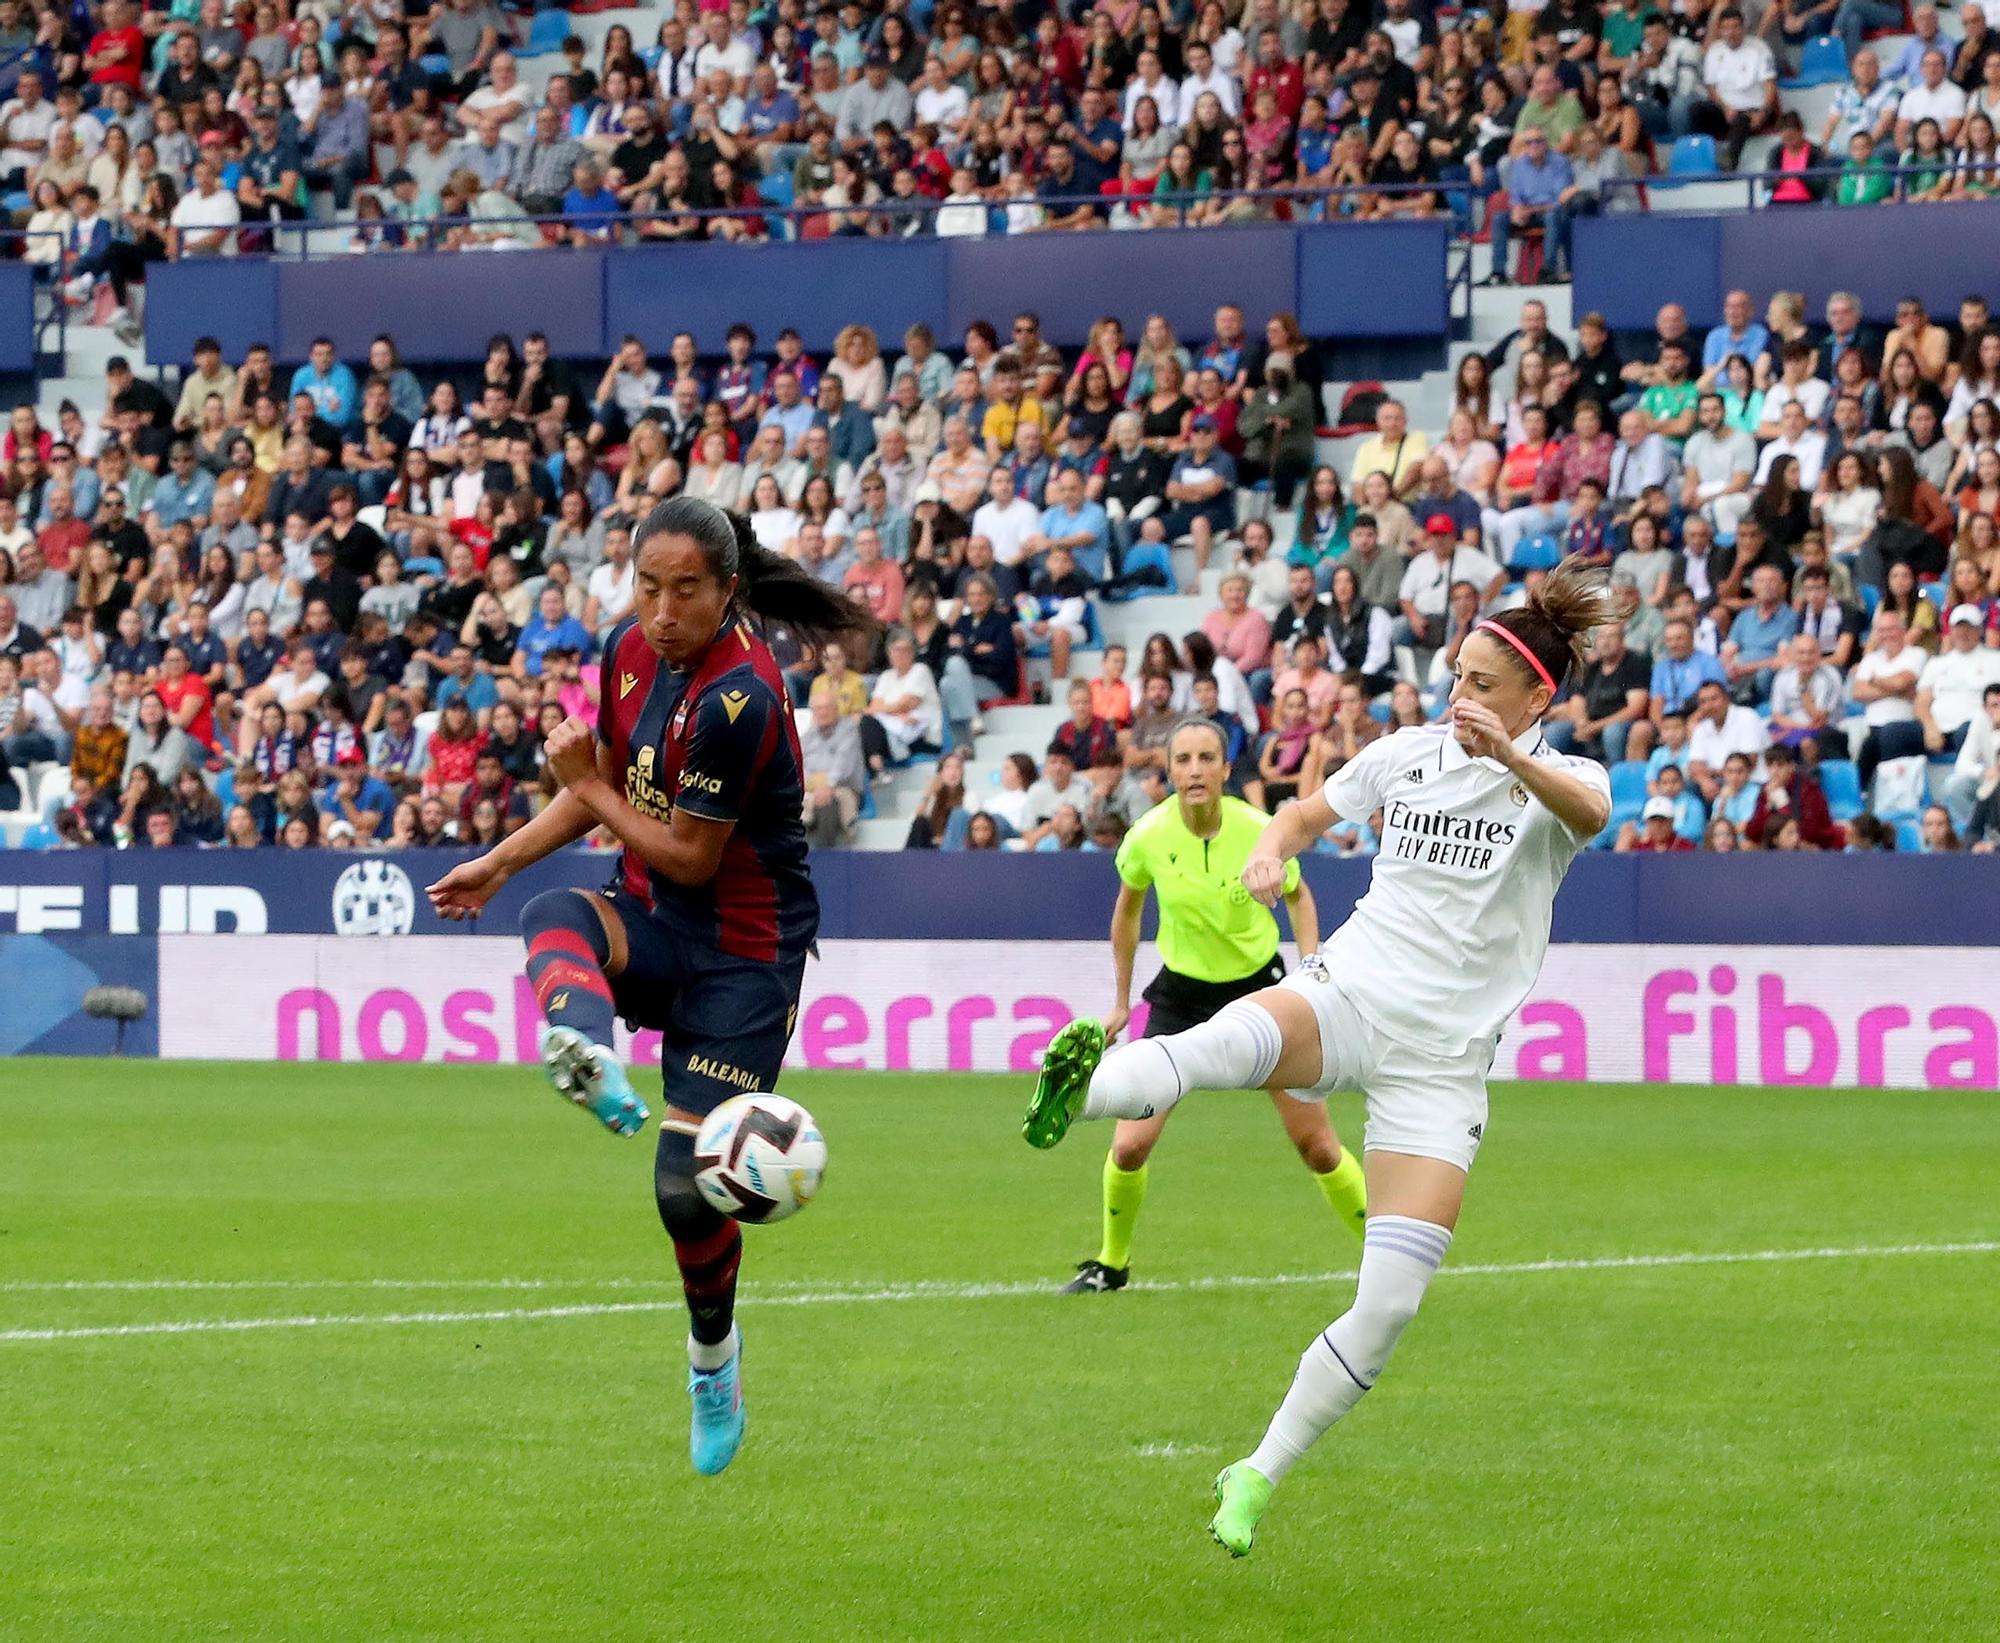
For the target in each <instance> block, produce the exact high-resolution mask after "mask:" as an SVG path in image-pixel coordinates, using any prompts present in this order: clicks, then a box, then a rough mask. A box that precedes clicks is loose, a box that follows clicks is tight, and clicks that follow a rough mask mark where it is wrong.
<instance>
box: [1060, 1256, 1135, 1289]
mask: <svg viewBox="0 0 2000 1643" xmlns="http://www.w3.org/2000/svg"><path fill="white" fill-rule="evenodd" d="M1131 1278H1132V1269H1131V1268H1130V1267H1129V1266H1106V1265H1105V1264H1104V1263H1103V1262H1102V1261H1097V1260H1090V1261H1078V1262H1077V1263H1076V1276H1075V1277H1074V1278H1072V1279H1070V1281H1069V1282H1068V1283H1066V1284H1064V1285H1063V1291H1062V1292H1063V1293H1064V1294H1065V1295H1108V1294H1110V1293H1111V1291H1112V1290H1114V1289H1123V1288H1124V1287H1125V1286H1126V1284H1127V1283H1129V1282H1130V1281H1131Z"/></svg>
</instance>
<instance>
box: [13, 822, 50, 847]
mask: <svg viewBox="0 0 2000 1643" xmlns="http://www.w3.org/2000/svg"><path fill="white" fill-rule="evenodd" d="M55 847H56V830H55V829H54V828H53V827H51V826H50V825H49V824H48V823H47V822H45V821H38V822H30V823H29V824H28V827H27V830H26V831H25V832H23V833H22V835H21V848H22V849H23V850H53V849H54V848H55Z"/></svg>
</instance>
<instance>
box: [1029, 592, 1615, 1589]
mask: <svg viewBox="0 0 2000 1643" xmlns="http://www.w3.org/2000/svg"><path fill="white" fill-rule="evenodd" d="M1628 599H1629V596H1625V597H1621V596H1620V595H1619V594H1617V593H1614V592H1613V590H1612V589H1611V588H1610V587H1609V585H1608V584H1607V583H1606V582H1605V580H1604V579H1603V577H1602V576H1601V575H1598V574H1596V573H1593V572H1591V571H1589V570H1587V569H1584V568H1583V567H1581V566H1580V565H1577V564H1575V563H1573V562H1572V563H1565V564H1564V565H1562V566H1560V567H1558V568H1557V569H1556V571H1554V572H1553V573H1552V574H1551V575H1550V576H1549V578H1548V580H1547V582H1546V583H1545V584H1544V585H1543V587H1542V590H1541V591H1540V593H1539V594H1536V595H1532V596H1530V598H1529V599H1528V601H1527V603H1526V604H1524V605H1522V606H1520V607H1518V608H1516V609H1513V610H1509V611H1505V612H1502V613H1501V614H1499V615H1497V616H1494V617H1492V618H1490V619H1488V620H1485V621H1482V622H1480V623H1479V625H1478V627H1477V628H1476V629H1475V630H1474V631H1473V632H1472V634H1471V635H1469V636H1468V637H1467V639H1466V641H1465V643H1464V645H1463V646H1462V647H1461V649H1460V651H1459V657H1458V668H1457V675H1458V677H1457V682H1456V684H1454V685H1453V687H1452V692H1451V711H1450V714H1449V716H1448V720H1447V722H1445V723H1441V724H1437V725H1428V726H1425V727H1423V728H1421V729H1404V730H1399V731H1397V732H1396V733H1395V734H1394V735H1392V736H1385V737H1383V738H1382V739H1381V740H1380V741H1377V742H1375V743H1374V744H1372V745H1371V746H1370V747H1368V748H1367V749H1366V750H1365V751H1364V752H1362V753H1361V754H1360V755H1359V756H1358V757H1356V758H1354V759H1353V760H1351V761H1350V762H1349V763H1347V764H1345V765H1343V766H1342V767H1341V768H1340V770H1339V771H1337V772H1336V773H1335V774H1334V776H1333V777H1332V779H1331V780H1329V781H1328V782H1327V784H1326V787H1325V789H1324V790H1323V791H1322V792H1320V793H1318V794H1315V795H1313V796H1312V797H1310V798H1304V799H1300V800H1297V801H1295V802H1293V803H1289V804H1286V805H1284V806H1283V807H1282V808H1280V810H1279V811H1278V813H1277V814H1276V815H1275V816H1274V817H1272V819H1271V821H1270V823H1269V825H1268V826H1266V827H1265V829H1264V833H1263V837H1262V838H1261V839H1259V841H1258V842H1257V845H1256V847H1255V849H1254V850H1253V851H1252V853H1251V856H1250V860H1249V864H1248V866H1247V867H1246V868H1245V869H1244V873H1243V883H1244V886H1245V888H1246V889H1247V890H1248V891H1249V892H1250V893H1251V894H1252V895H1254V896H1256V897H1257V898H1258V899H1259V900H1261V901H1263V902H1265V903H1266V904H1269V903H1270V902H1272V901H1273V900H1274V899H1275V898H1276V896H1277V894H1278V892H1279V889H1280V886H1281V885H1282V883H1283V875H1284V865H1285V863H1286V862H1287V861H1289V860H1290V859H1291V858H1293V857H1294V856H1297V855H1299V854H1301V853H1302V852H1304V851H1307V850H1309V849H1311V848H1312V846H1313V844H1314V843H1315V842H1316V841H1317V840H1318V838H1319V837H1320V835H1321V834H1322V833H1324V832H1325V831H1326V829H1327V828H1329V827H1330V826H1332V825H1333V823H1334V821H1335V819H1336V818H1348V819H1353V820H1366V819H1367V818H1368V817H1370V816H1372V815H1373V814H1374V813H1375V812H1376V811H1377V810H1379V811H1381V812H1382V827H1381V839H1382V844H1381V850H1380V853H1379V854H1378V855H1377V856H1376V858H1375V868H1374V874H1373V877H1372V879H1371V882H1370V884H1369V889H1368V893H1367V895H1365V896H1364V897H1363V898H1362V899H1361V901H1360V903H1359V905H1357V906H1356V907H1355V909H1354V912H1353V914H1352V915H1351V916H1350V917H1349V918H1348V920H1347V922H1346V923H1345V924H1343V925H1342V926H1341V927H1340V928H1339V929H1338V930H1336V931H1335V932H1334V933H1333V935H1332V936H1330V937H1329V938H1328V939H1327V941H1326V943H1325V944H1324V945H1323V946H1322V947H1321V948H1320V950H1319V951H1318V952H1317V953H1316V954H1314V955H1313V956H1311V957H1310V958H1308V959H1307V960H1306V961H1305V963H1304V964H1303V965H1301V966H1300V968H1299V970H1298V972H1297V973H1296V974H1295V975H1293V976H1291V977H1289V978H1288V979H1286V980H1285V981H1283V982H1281V983H1279V984H1278V985H1277V986H1275V987H1272V988H1269V989H1267V990H1265V991H1264V992H1261V993H1256V994H1253V995H1252V996H1251V997H1249V998H1245V999H1239V1000H1238V1001H1236V1002H1235V1003H1233V1004H1230V1005H1227V1006H1225V1007H1224V1008H1223V1009H1222V1010H1220V1011H1218V1012H1217V1013H1216V1015H1215V1016H1214V1017H1213V1018H1212V1019H1211V1020H1209V1021H1207V1022H1204V1023H1202V1024H1201V1025H1200V1026H1198V1027H1194V1028H1191V1029H1190V1030H1189V1031H1187V1032H1184V1033H1177V1034H1174V1035H1172V1036H1170V1037H1165V1038H1151V1039H1144V1040H1141V1041H1140V1042H1138V1043H1135V1044H1130V1045H1127V1046H1125V1047H1123V1048H1120V1049H1117V1050H1113V1051H1111V1052H1110V1053H1109V1054H1107V1055H1105V1056H1104V1057H1103V1059H1102V1061H1101V1062H1100V1061H1098V1060H1097V1059H1096V1056H1095V1054H1094V1053H1092V1034H1091V1033H1090V1032H1089V1031H1088V1028H1089V1027H1090V1026H1091V1025H1094V1024H1090V1023H1072V1025H1071V1026H1070V1027H1067V1028H1065V1029H1064V1030H1063V1031H1062V1032H1061V1033H1059V1034H1058V1035H1057V1036H1056V1038H1055V1039H1054V1040H1053V1041H1052V1042H1051V1043H1050V1045H1049V1050H1048V1054H1047V1056H1046V1057H1045V1059H1044V1065H1043V1072H1042V1076H1041V1080H1040V1083H1039V1084H1038V1086H1037V1088H1036V1092H1035V1099H1034V1102H1033V1103H1032V1104H1031V1106H1030V1107H1029V1111H1028V1127H1029V1138H1030V1139H1031V1140H1037V1137H1038V1136H1039V1137H1041V1139H1039V1140H1038V1141H1037V1144H1039V1145H1045V1146H1048V1145H1053V1144H1054V1143H1055V1141H1057V1140H1060V1139H1061V1136H1062V1134H1063V1133H1064V1132H1065V1131H1066V1130H1067V1128H1068V1125H1069V1122H1070V1121H1071V1120H1072V1119H1074V1118H1078V1117H1082V1118H1149V1117H1154V1116H1158V1115H1160V1114H1164V1113H1165V1112H1167V1111H1168V1110H1169V1109H1170V1108H1172V1107H1173V1106H1174V1104H1175V1103H1176V1102H1178V1101H1179V1100H1180V1098H1181V1097H1182V1096H1183V1095H1185V1094H1186V1093H1187V1092H1188V1091H1189V1090H1195V1089H1225V1090H1230V1089H1264V1088H1268V1087H1276V1086H1280V1085H1282V1086H1284V1087H1285V1088H1287V1089H1291V1090H1296V1091H1299V1092H1300V1094H1301V1097H1302V1098H1310V1097H1315V1096H1317V1095H1319V1094H1322V1093H1324V1092H1325V1091H1327V1090H1329V1089H1337V1088H1346V1089H1359V1090H1361V1091H1362V1092H1363V1094H1364V1095H1365V1096H1366V1099H1367V1109H1368V1128H1367V1134H1366V1140H1365V1144H1364V1149H1363V1150H1364V1153H1365V1157H1366V1163H1367V1175H1368V1225H1367V1231H1366V1235H1365V1237H1364V1240H1363V1246H1362V1256H1361V1271H1360V1276H1359V1279H1358V1282H1357V1284H1356V1287H1355V1293H1354V1304H1353V1305H1352V1306H1351V1307H1349V1308H1348V1310H1347V1311H1346V1312H1345V1313H1343V1314H1342V1315H1341V1316H1340V1317H1339V1318H1337V1319H1336V1320H1335V1321H1334V1322H1333V1324H1332V1325H1331V1327H1329V1328H1328V1329H1327V1330H1325V1331H1324V1332H1323V1333H1322V1334H1321V1335H1319V1336H1318V1337H1317V1338H1315V1340H1314V1341H1313V1343H1312V1344H1311V1345H1310V1346H1309V1347H1307V1348H1306V1351H1305V1355H1304V1356H1303V1357H1302V1358H1300V1360H1299V1368H1298V1373H1297V1375H1296V1376H1295V1377H1294V1379H1293V1381H1292V1386H1291V1390H1290V1391H1289V1392H1288V1393H1287V1394H1286V1396H1285V1400H1284V1402H1283V1404H1282V1405H1281V1406H1280V1407H1279V1409H1278V1412H1277V1414H1276V1415H1275V1416H1274V1417H1273V1418H1272V1421H1271V1424H1270V1428H1269V1430H1268V1431H1267V1432H1266V1433H1265V1435H1264V1441H1263V1442H1262V1443H1261V1444H1259V1445H1258V1446H1257V1449H1256V1451H1255V1453H1253V1454H1252V1455H1250V1456H1249V1457H1248V1458H1247V1459H1245V1460H1241V1461H1238V1462H1237V1463H1236V1464H1235V1465H1233V1466H1229V1467H1226V1468H1224V1470H1223V1472H1222V1475H1221V1476H1220V1477H1218V1478H1217V1479H1216V1500H1217V1505H1218V1509H1217V1511H1216V1514H1215V1518H1214V1520H1213V1521H1212V1522H1211V1524H1210V1526H1209V1527H1210V1532H1211V1533H1212V1534H1213V1535H1214V1536H1215V1538H1216V1539H1217V1540H1218V1541H1219V1542H1221V1543H1222V1545H1224V1546H1225V1547H1227V1548H1228V1550H1229V1551H1230V1552H1231V1554H1232V1555H1234V1556H1237V1557H1241V1556H1243V1555H1244V1554H1245V1553H1247V1552H1248V1551H1249V1550H1250V1543H1251V1539H1252V1536H1253V1535H1254V1533H1255V1531H1256V1527H1257V1522H1258V1520H1259V1519H1260V1518H1261V1517H1262V1516H1263V1513H1264V1509H1265V1507H1266V1506H1267V1505H1268V1504H1269V1503H1270V1499H1271V1493H1272V1490H1273V1489H1274V1488H1275V1487H1276V1486H1277V1484H1278V1483H1279V1482H1281V1481H1282V1480H1283V1478H1284V1476H1285V1474H1286V1472H1288V1471H1289V1470H1290V1469H1291V1467H1292V1466H1293V1464H1294V1463H1295V1462H1296V1461H1297V1460H1298V1459H1299V1457H1300V1456H1302V1455H1303V1454H1304V1453H1305V1452H1306V1450H1307V1449H1308V1448H1310V1447H1311V1446H1312V1444H1313V1443H1315V1442H1316V1441H1317V1440H1318V1439H1319V1437H1320V1436H1321V1435H1322V1434H1323V1433H1324V1432H1325V1431H1326V1430H1327V1428H1328V1427H1330V1426H1332V1425H1333V1423H1334V1422H1335V1421H1337V1420H1339V1419H1340V1417H1341V1416H1342V1415H1344V1414H1346V1413H1347V1411H1348V1410H1350V1409H1351V1408H1353V1407H1354V1405H1355V1404H1356V1403H1358V1402H1359V1401H1360V1399H1361V1395H1362V1393H1364V1392H1366V1391H1367V1390H1368V1389H1369V1387H1371V1386H1373V1385H1374V1384H1375V1378H1376V1377H1377V1376H1378V1375H1380V1374H1381V1372H1382V1368H1383V1365H1384V1364H1386V1363H1387V1362H1388V1359H1389V1353H1390V1351H1391V1349H1392V1348H1393V1347H1394V1346H1395V1344H1396V1338H1397V1336H1398V1335H1400V1334H1401V1333H1402V1331H1403V1328H1404V1326H1405V1325H1407V1324H1408V1323H1409V1322H1410V1320H1411V1319H1412V1318H1413V1317H1414V1316H1415V1315H1416V1311H1417V1306H1418V1304H1419V1302H1421V1300H1422V1299H1423V1295H1424V1290H1425V1288H1426V1287H1427V1286H1428V1284H1429V1283H1430V1280H1431V1276H1432V1274H1433V1273H1435V1272H1436V1271H1437V1269H1438V1266H1439V1263H1441V1262H1442V1261H1443V1259H1444V1255H1445V1250H1446V1249H1447V1248H1448V1247H1449V1246H1450V1243H1451V1234H1452V1228H1453V1227H1454V1226H1455V1225H1456V1224H1457V1221H1458V1212H1459V1206H1460V1204H1461V1202H1462V1201H1463V1198H1464V1193H1465V1177H1466V1171H1467V1170H1468V1169H1470V1167H1471V1165H1472V1159H1473V1155H1474V1154H1475V1153H1476V1152H1477V1151H1478V1150H1479V1142H1480V1138H1481V1136H1482V1134H1483V1133H1484V1130H1485V1127H1486V1077H1487V1073H1488V1072H1489V1071H1490V1069H1491V1068H1492V1065H1493V1056H1494V1052H1495V1050H1496V1049H1497V1048H1498V1044H1499V1034H1500V1031H1501V1029H1502V1028H1503V1027H1504V1026H1505V1025H1506V1023H1507V1020H1508V1018H1509V1017H1510V1016H1512V1015H1513V1013H1514V1011H1515V1010H1516V1009H1517V1008H1518V1007H1519V1006H1520V1004H1521V1002H1522V1000H1523V999H1524V998H1526V997H1527V994H1528V990H1529V989H1530V988H1531V987H1532V986H1533V985H1534V981H1535V977H1536V975H1537V974H1538V973H1539V972H1540V970H1541V967H1542V959H1543V955H1544V954H1545V953H1546V952H1547V949H1548V940H1549V916H1550V908H1551V904H1552V903H1553V902H1554V900H1555V893H1556V889H1557V887H1558V886H1559V885H1560V884H1561V883H1562V879H1563V875H1564V873H1565V872H1567V871H1568V869H1569V864H1570V862H1571V861H1572V860H1574V859H1575V856H1576V854H1577V852H1578V851H1579V850H1581V849H1582V848H1583V847H1584V845H1585V844H1587V843H1588V842H1589V841H1590V839H1591V838H1592V837H1594V836H1595V835H1596V834H1597V833H1598V832H1600V831H1601V830H1602V829H1603V827H1604V825H1605V823H1606V821H1607V820H1608V819H1609V817H1610V814H1611V783H1610V778H1609V776H1608V774H1607V773H1606V771H1605V769H1604V767H1603V766H1602V765H1600V764H1596V763H1594V762H1593V761H1591V760H1588V759H1581V758H1571V757H1567V756H1565V755H1563V754H1560V753H1557V752H1555V751H1554V750H1553V749H1551V748H1550V747H1549V745H1548V743H1547V742H1546V741H1544V740H1543V738H1542V729H1541V722H1542V717H1543V715H1544V714H1545V713H1547V712H1548V710H1549V707H1550V705H1551V704H1552V703H1553V702H1554V701H1555V699H1556V696H1557V695H1558V694H1559V690H1560V687H1561V685H1562V684H1563V683H1564V681H1565V680H1566V679H1567V678H1568V677H1569V676H1570V675H1571V674H1572V673H1573V672H1575V671H1576V670H1578V669H1579V668H1580V666H1581V663H1582V658H1583V656H1584V650H1585V641H1586V639H1587V636H1588V634H1589V632H1590V630H1591V629H1592V628H1595V627H1598V626H1600V625H1602V624H1604V623H1606V622H1612V621H1619V620H1622V619H1623V617H1624V614H1625V608H1626V604H1627V602H1628ZM1100 1041H1101V1039H1100Z"/></svg>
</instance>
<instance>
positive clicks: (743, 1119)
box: [694, 1095, 826, 1224]
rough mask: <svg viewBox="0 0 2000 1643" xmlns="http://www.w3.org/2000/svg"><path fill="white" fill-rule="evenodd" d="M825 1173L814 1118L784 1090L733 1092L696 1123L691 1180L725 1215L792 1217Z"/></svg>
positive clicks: (808, 1200) (751, 1218) (761, 1220)
mask: <svg viewBox="0 0 2000 1643" xmlns="http://www.w3.org/2000/svg"><path fill="white" fill-rule="evenodd" d="M825 1174H826V1141H825V1140H824V1138H822V1137H821V1135H820V1133H819V1126H818V1125H817V1124H815V1123H814V1122H813V1115H812V1114H811V1113H809V1112H807V1111H806V1110H805V1108H804V1107H802V1106H800V1105H799V1104H798V1103H797V1102H796V1101H787V1100H786V1099H785V1098H784V1097H783V1096H782V1095H735V1096H731V1097H730V1098H729V1099H728V1100H727V1101H725V1102H723V1103H722V1105H721V1106H719V1107H717V1108H716V1109H715V1111H714V1112H712V1113H710V1114H709V1115H708V1116H707V1117H706V1118H704V1119H703V1120H702V1121H701V1129H700V1130H699V1131H698V1132H697V1133H696V1135H695V1138H694V1184H695V1186H696V1187H697V1188H698V1189H699V1190H700V1192H701V1195H702V1197H704V1198H706V1199H707V1200H708V1201H709V1202H710V1203H711V1204H713V1205H714V1206H715V1207H716V1208H717V1209H719V1210H721V1211H722V1213H723V1214H724V1215H731V1216H734V1217H735V1218H736V1219H737V1220H739V1221H750V1222H755V1223H758V1224H762V1223H765V1222H769V1221H782V1220H784V1219H785V1218H786V1217H787V1216H791V1215H796V1214H798V1212H799V1211H800V1210H802V1209H804V1208H805V1207H806V1205H807V1204H809V1203H811V1202H812V1199H813V1194H815V1193H816V1192H818V1191H819V1183H820V1179H821V1177H823V1176H824V1175H825Z"/></svg>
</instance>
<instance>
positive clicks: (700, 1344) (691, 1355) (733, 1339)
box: [688, 1324, 743, 1375]
mask: <svg viewBox="0 0 2000 1643" xmlns="http://www.w3.org/2000/svg"><path fill="white" fill-rule="evenodd" d="M742 1344H743V1338H742V1337H741V1336H740V1335H738V1334H737V1332H736V1326H735V1325H734V1324H731V1325H730V1326H729V1339H728V1340H726V1341H715V1342H713V1343H709V1342H704V1341H698V1340H696V1339H695V1338H694V1337H693V1336H692V1335H690V1336H689V1337H688V1367H689V1368H691V1369H698V1370H700V1371H701V1372H702V1373H703V1374H704V1375H706V1374H707V1373H708V1372H709V1371H710V1370H714V1369H720V1368H721V1367H722V1366H723V1365H724V1364H726V1363H727V1362H729V1360H730V1359H731V1358H733V1357H735V1356H736V1352H737V1348H739V1347H740V1346H742Z"/></svg>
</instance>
